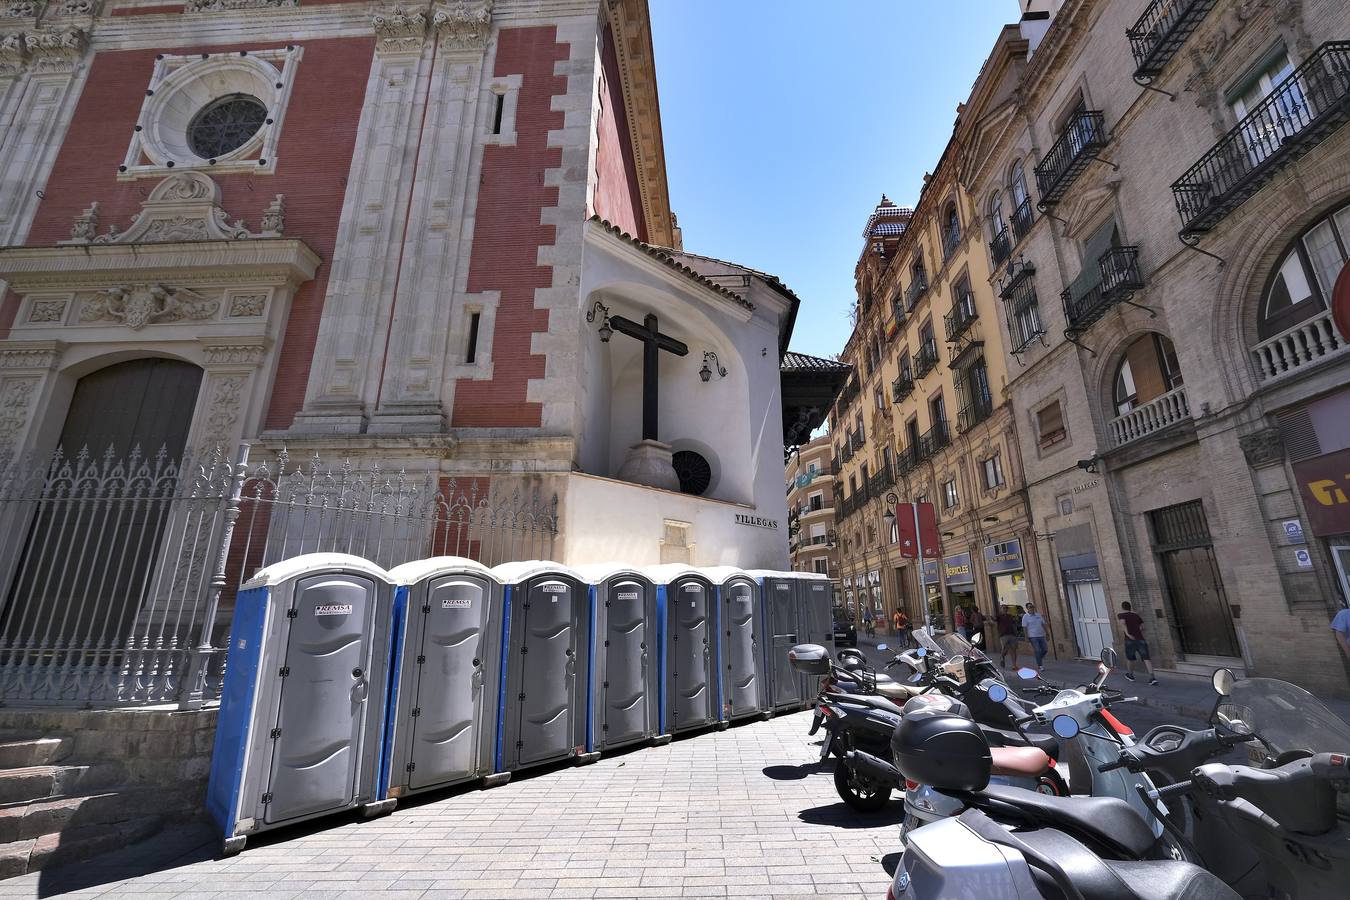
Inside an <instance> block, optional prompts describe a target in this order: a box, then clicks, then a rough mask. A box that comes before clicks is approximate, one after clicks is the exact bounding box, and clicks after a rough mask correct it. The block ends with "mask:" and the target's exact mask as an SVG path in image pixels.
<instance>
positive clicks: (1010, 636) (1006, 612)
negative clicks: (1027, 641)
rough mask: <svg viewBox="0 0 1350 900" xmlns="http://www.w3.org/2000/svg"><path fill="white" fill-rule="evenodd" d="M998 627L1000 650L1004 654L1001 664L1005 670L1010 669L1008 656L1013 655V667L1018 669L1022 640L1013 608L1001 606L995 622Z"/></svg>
mask: <svg viewBox="0 0 1350 900" xmlns="http://www.w3.org/2000/svg"><path fill="white" fill-rule="evenodd" d="M994 621H995V622H996V623H997V625H998V643H999V650H1000V651H1002V653H1003V658H1002V660H1001V661H1000V664H1001V665H1002V666H1003V668H1005V669H1006V668H1008V654H1009V653H1011V654H1012V661H1013V663H1012V667H1013V668H1014V669H1016V668H1017V645H1018V644H1019V643H1021V641H1022V639H1021V638H1020V637H1018V636H1017V620H1016V619H1014V618H1013V615H1012V607H1011V606H1000V607H999V608H998V618H997V619H995V620H994Z"/></svg>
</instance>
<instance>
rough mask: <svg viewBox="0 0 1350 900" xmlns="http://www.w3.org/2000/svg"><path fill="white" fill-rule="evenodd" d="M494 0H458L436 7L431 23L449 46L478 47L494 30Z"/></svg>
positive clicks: (443, 44) (454, 47)
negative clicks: (471, 0)
mask: <svg viewBox="0 0 1350 900" xmlns="http://www.w3.org/2000/svg"><path fill="white" fill-rule="evenodd" d="M492 2H493V0H477V2H468V0H455V2H453V3H448V4H444V5H437V6H435V7H434V8H433V11H432V16H431V27H432V28H435V29H436V32H437V33H438V34H439V35H440V38H441V47H443V48H445V49H448V50H478V49H482V48H483V47H484V46H485V45H486V44H487V40H488V37H489V36H490V35H491V34H492Z"/></svg>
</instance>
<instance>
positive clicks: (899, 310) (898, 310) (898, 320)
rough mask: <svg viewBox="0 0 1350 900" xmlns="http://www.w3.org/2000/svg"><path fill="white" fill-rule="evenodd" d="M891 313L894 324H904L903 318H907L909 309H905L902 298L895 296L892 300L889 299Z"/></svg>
mask: <svg viewBox="0 0 1350 900" xmlns="http://www.w3.org/2000/svg"><path fill="white" fill-rule="evenodd" d="M891 315H893V316H894V317H895V324H896V325H904V324H905V319H906V318H908V316H909V310H907V309H905V301H904V298H902V297H896V298H895V299H894V300H893V301H891ZM897 333H898V332H897Z"/></svg>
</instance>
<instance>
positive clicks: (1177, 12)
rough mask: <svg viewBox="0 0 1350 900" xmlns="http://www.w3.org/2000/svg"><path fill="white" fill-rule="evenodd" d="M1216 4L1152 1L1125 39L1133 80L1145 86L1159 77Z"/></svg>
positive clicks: (1213, 0)
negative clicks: (1128, 48) (1130, 55)
mask: <svg viewBox="0 0 1350 900" xmlns="http://www.w3.org/2000/svg"><path fill="white" fill-rule="evenodd" d="M1216 2H1217V0H1153V2H1152V3H1150V4H1149V5H1148V8H1147V9H1145V10H1144V14H1143V15H1142V16H1140V17H1139V21H1137V22H1135V23H1134V27H1133V28H1130V29H1127V30H1126V32H1125V36H1126V37H1127V38H1129V39H1130V51H1131V52H1132V53H1134V64H1135V70H1134V80H1135V81H1137V82H1138V83H1139V84H1148V83H1149V82H1150V81H1152V80H1153V79H1154V77H1155V76H1157V75H1160V74H1162V70H1163V69H1165V68H1166V67H1167V64H1168V62H1170V61H1171V59H1172V57H1174V56H1176V55H1177V51H1178V50H1180V49H1181V45H1182V44H1184V43H1186V38H1188V37H1190V36H1191V32H1193V31H1195V29H1196V28H1198V27H1199V26H1200V23H1201V22H1203V21H1204V19H1205V15H1206V14H1208V13H1209V11H1210V10H1211V9H1213V8H1214V5H1215V3H1216Z"/></svg>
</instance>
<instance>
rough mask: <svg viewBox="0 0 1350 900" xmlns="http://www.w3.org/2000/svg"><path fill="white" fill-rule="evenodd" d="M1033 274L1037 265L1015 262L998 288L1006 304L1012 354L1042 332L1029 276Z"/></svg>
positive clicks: (1037, 305)
mask: <svg viewBox="0 0 1350 900" xmlns="http://www.w3.org/2000/svg"><path fill="white" fill-rule="evenodd" d="M1035 274H1036V267H1035V266H1034V265H1032V264H1031V263H1022V264H1020V265H1019V264H1014V265H1012V266H1010V267H1009V268H1008V275H1007V277H1006V278H1005V279H1004V280H1003V282H1002V284H1001V286H1000V289H999V293H998V295H999V297H1001V298H1002V299H1003V301H1004V302H1005V303H1006V304H1007V312H1008V337H1009V338H1010V339H1011V344H1012V346H1011V347H1010V348H1009V349H1010V351H1011V352H1012V353H1014V354H1017V353H1022V352H1025V351H1026V349H1027V348H1028V347H1029V346H1031V342H1032V341H1034V340H1036V339H1037V338H1039V337H1041V336H1042V335H1043V334H1045V329H1044V328H1043V327H1042V326H1041V308H1040V299H1039V298H1038V297H1037V295H1036V279H1035V278H1032V276H1033V275H1035Z"/></svg>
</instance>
